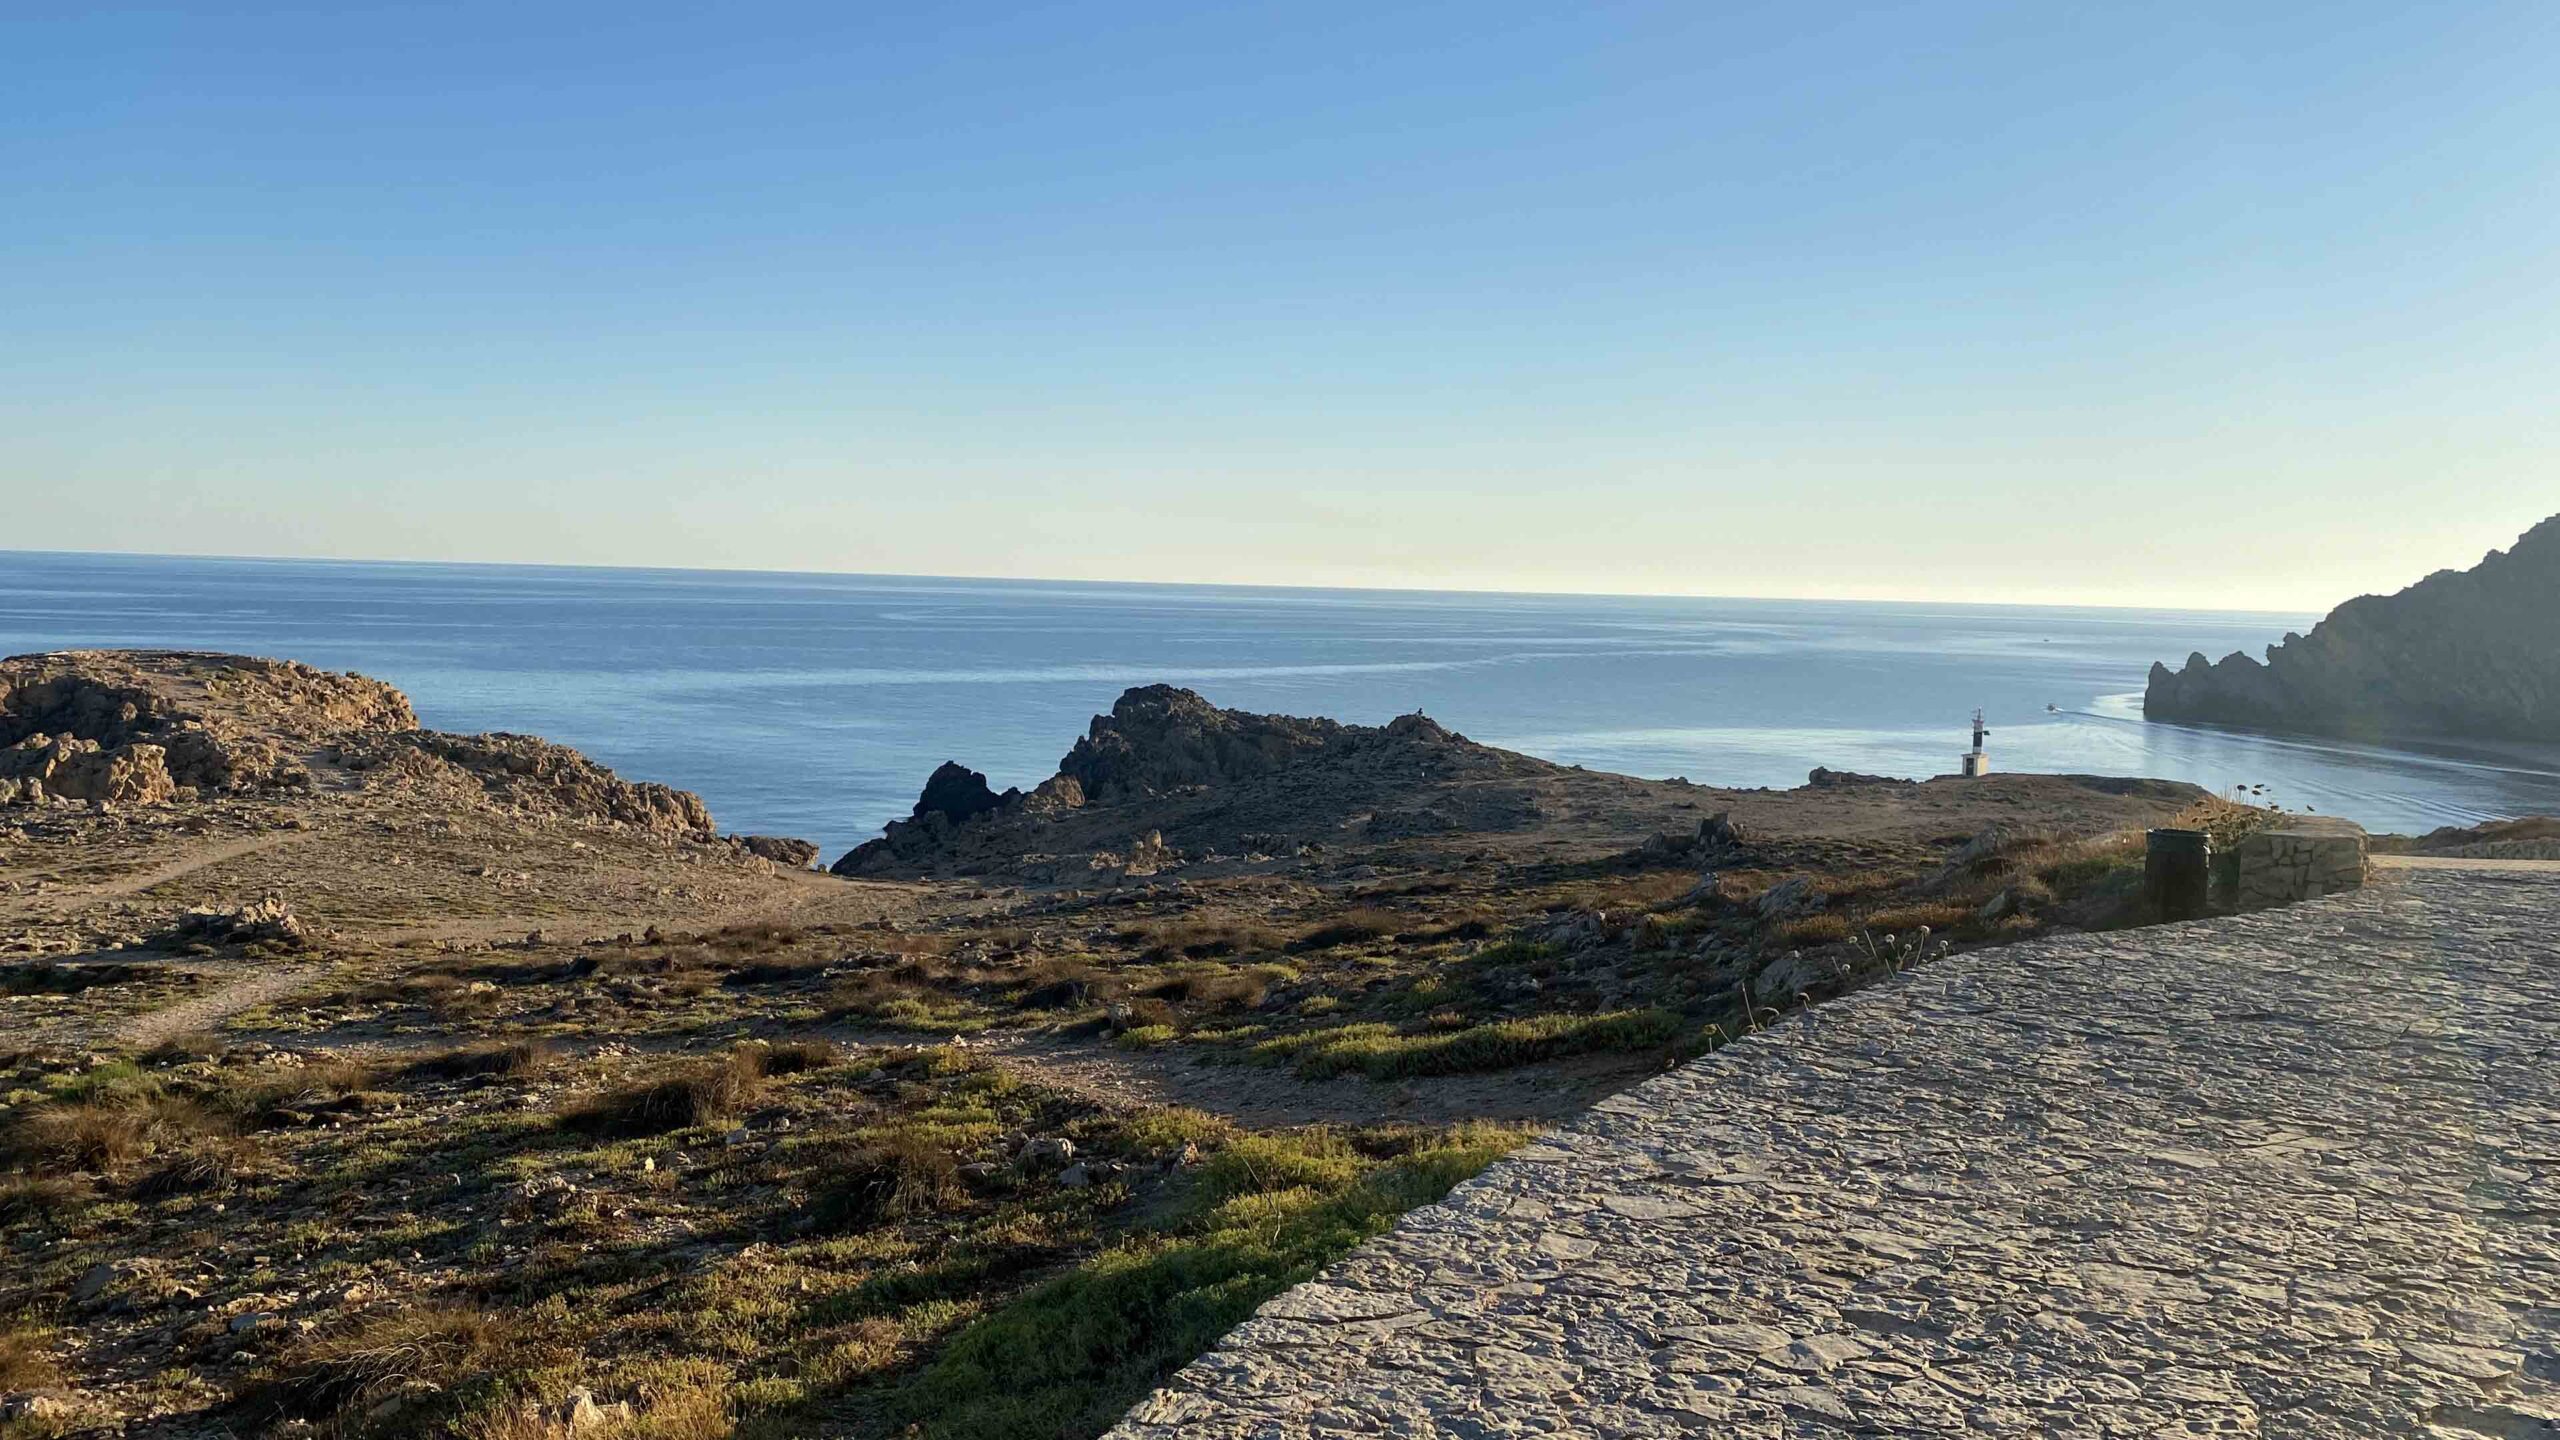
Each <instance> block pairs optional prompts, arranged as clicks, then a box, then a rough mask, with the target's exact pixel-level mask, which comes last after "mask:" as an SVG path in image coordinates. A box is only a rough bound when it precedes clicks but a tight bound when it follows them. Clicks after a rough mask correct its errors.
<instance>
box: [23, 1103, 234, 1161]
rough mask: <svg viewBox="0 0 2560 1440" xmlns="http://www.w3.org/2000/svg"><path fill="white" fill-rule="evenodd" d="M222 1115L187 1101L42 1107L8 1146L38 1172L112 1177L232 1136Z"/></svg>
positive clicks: (26, 1119)
mask: <svg viewBox="0 0 2560 1440" xmlns="http://www.w3.org/2000/svg"><path fill="white" fill-rule="evenodd" d="M230 1128H231V1127H230V1126H229V1124H228V1123H227V1122H226V1121H225V1120H224V1119H223V1118H222V1117H221V1116H219V1115H216V1114H215V1113H213V1112H211V1111H208V1110H206V1109H205V1108H204V1107H202V1106H200V1105H196V1104H193V1103H191V1102H189V1101H185V1100H174V1099H170V1098H168V1097H165V1096H155V1097H152V1098H149V1099H140V1100H91V1101H82V1102H79V1103H76V1104H68V1105H63V1104H55V1105H46V1106H42V1107H40V1108H38V1109H37V1110H36V1111H35V1112H34V1113H32V1114H29V1115H27V1116H26V1117H24V1118H23V1119H21V1120H20V1121H18V1123H17V1124H16V1125H14V1126H12V1127H11V1130H10V1133H9V1137H8V1148H9V1150H10V1152H11V1153H12V1154H13V1155H15V1156H16V1157H17V1158H18V1159H19V1160H21V1161H22V1162H24V1163H26V1164H27V1165H28V1166H29V1167H30V1168H32V1169H34V1170H35V1171H36V1172H37V1173H39V1174H54V1175H59V1174H62V1173H65V1172H70V1171H80V1170H91V1171H96V1172H98V1173H99V1174H113V1173H115V1172H117V1171H120V1170H122V1169H124V1168H126V1167H127V1166H130V1165H132V1164H134V1163H135V1162H136V1161H139V1160H142V1159H145V1158H147V1157H149V1156H152V1155H154V1154H158V1153H160V1152H163V1151H175V1150H180V1149H184V1148H185V1147H187V1146H189V1145H191V1144H193V1143H194V1142H196V1141H198V1140H202V1139H208V1138H214V1137H220V1136H224V1135H227V1134H228V1133H229V1131H230Z"/></svg>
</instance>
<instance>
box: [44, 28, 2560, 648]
mask: <svg viewBox="0 0 2560 1440" xmlns="http://www.w3.org/2000/svg"><path fill="white" fill-rule="evenodd" d="M186 8H187V7H179V8H178V9H171V8H143V7H127V6H122V5H115V4H107V5H100V6H94V7H92V6H76V7H75V6H64V7H52V8H51V9H50V10H48V11H43V12H33V11H31V12H29V13H27V14H23V15H18V16H14V17H13V18H12V19H11V21H10V24H9V27H8V29H9V40H8V43H7V44H6V45H5V46H0V216H5V218H6V223H5V224H4V225H0V486H5V488H6V491H7V492H8V494H9V496H10V507H9V509H10V517H11V524H10V526H9V528H8V531H7V534H6V537H5V539H0V543H5V544H6V545H8V546H12V547H17V548H30V549H99V550H129V551H168V552H184V553H232V554H263V555H326V556H348V557H386V558H418V559H469V560H518V561H555V562H575V563H594V564H636V565H704V566H723V567H750V568H763V569H805V570H852V571H894V572H915V573H936V574H968V575H1018V576H1057V577H1071V578H1113V579H1142V580H1148V579H1151V580H1190V581H1218V580H1233V581H1250V582H1258V583H1274V584H1313V585H1395V586H1424V587H1435V588H1437V587H1456V588H1492V589H1514V590H1521V589H1527V590H1536V589H1553V590H1629V591H1654V592H1685V593H1700V594H1724V595H1746V594H1756V595H1825V596H1843V597H1876V598H1945V599H1965V600H2014V601H2080V602H2091V603H2125V604H2162V605H2198V606H2228V607H2234V608H2269V609H2287V610H2307V611H2317V610H2324V609H2326V608H2327V607H2328V606H2329V605H2330V604H2332V603H2334V602H2335V601H2336V600H2338V599H2341V598H2344V597H2345V596H2346V595H2348V594H2352V593H2356V592H2358V591H2365V590H2377V589H2379V590H2388V589H2393V588H2397V587H2398V586H2400V585H2402V584H2405V583H2407V582H2408V581H2410V580H2414V579H2416V578H2417V577H2418V576H2419V575H2421V574H2423V573H2425V572H2426V571H2428V570H2431V569H2435V568H2439V567H2443V566H2461V565H2469V564H2471V563H2473V562H2475V561H2477V560H2478V559H2479V558H2480V555H2481V553H2482V552H2483V551H2485V550H2486V549H2488V548H2490V547H2492V546H2503V545H2505V544H2507V543H2508V542H2509V541H2511V540H2512V539H2513V538H2514V537H2515V536H2516V535H2517V534H2518V533H2519V532H2521V531H2522V530H2523V529H2525V528H2526V527H2527V526H2528V525H2530V524H2531V523H2532V522H2534V521H2535V520H2537V519H2539V518H2541V517H2542V516H2544V515H2546V514H2549V513H2551V512H2553V511H2555V510H2560V467H2556V466H2555V464H2554V460H2555V458H2560V405H2555V404H2554V400H2553V397H2554V396H2555V395H2560V86H2554V85H2553V84H2552V83H2551V77H2552V76H2553V75H2554V74H2555V73H2560V7H2555V6H2552V5H2549V4H2547V3H2540V0H2532V3H2513V4H2460V3H2456V4H2445V5H2435V6H2409V5H2402V4H2382V3H2362V0H2332V3H2326V4H2320V5H2311V4H2303V3H2265V4H2251V5H2232V4H2229V3H2227V0H2218V3H2212V4H2158V5H2143V6H2130V5H2098V4H2087V5H2080V4H2056V3H2051V0H2039V3H2019V4H1950V3H1938V4H1907V5H1904V4H1897V5H1857V4H1846V5H1830V6H1808V5H1800V4H1786V5H1765V6H1764V5H1702V4H1696V3H1684V4H1661V5H1653V4H1631V5H1603V4H1591V5H1551V4H1531V3H1519V0H1474V3H1469V4H1464V5H1460V4H1430V5H1397V4H1386V5H1380V4H1376V3H1364V4H1335V3H1328V0H1310V3H1302V4H1295V5H1286V6H1260V7H1206V6H1190V5H1175V4H1096V5H1087V6H1073V7H1070V6H1012V5H996V4H989V5H978V6H915V7H894V6H886V5H865V4H855V5H845V4H818V3H787V4H740V5H731V6H719V7H711V6H698V5H685V6H674V5H665V4H657V3H629V0H625V3H616V4H613V5H588V4H537V5H527V4H524V3H521V0H513V3H507V4H492V3H478V0H457V3H447V4H439V5H433V6H414V5H405V4H404V5H372V4H358V3H341V4H330V5H301V6H278V5H225V6H218V7H217V6H206V7H195V8H194V9H193V10H192V13H180V12H181V10H184V9H186ZM0 563H5V559H0Z"/></svg>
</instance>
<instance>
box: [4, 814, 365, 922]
mask: <svg viewBox="0 0 2560 1440" xmlns="http://www.w3.org/2000/svg"><path fill="white" fill-rule="evenodd" d="M314 838H316V837H315V836H313V835H311V834H310V833H308V832H297V831H281V832H277V833H274V834H268V835H249V836H243V837H242V838H240V839H237V840H224V841H221V842H219V843H217V844H212V845H204V846H199V847H197V848H195V849H193V850H189V851H187V852H186V853H185V854H183V855H180V856H179V857H178V858H176V859H174V860H171V861H168V862H166V863H164V864H160V865H154V866H152V867H151V868H150V869H148V870H137V871H135V872H134V873H133V874H130V875H124V876H120V877H118V878H116V879H113V880H106V881H101V882H99V883H97V884H94V885H78V886H65V887H64V888H62V889H60V890H56V891H52V892H50V893H49V894H47V895H46V896H45V898H46V899H47V900H52V901H56V902H64V901H67V902H71V903H70V905H69V906H68V907H67V908H65V909H64V910H63V913H66V914H69V913H75V912H76V911H77V910H79V909H82V908H85V907H87V906H89V905H91V904H95V903H96V902H98V901H101V900H117V899H122V898H123V897H125V896H128V895H139V894H141V893H142V892H143V891H145V890H149V889H151V888H152V887H153V886H155V885H166V884H168V883H169V882H170V881H172V880H176V879H180V878H183V877H185V876H188V875H192V874H194V873H195V872H197V871H198V870H202V869H205V868H207V867H209V866H214V865H219V864H222V863H223V862H224V861H226V860H237V859H239V858H240V857H241V856H243V855H255V854H257V853H258V852H259V851H262V850H273V849H276V848H278V847H279V846H284V845H299V844H302V843H303V842H305V841H308V840H311V839H314Z"/></svg>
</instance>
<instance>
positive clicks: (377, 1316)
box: [241, 1303, 525, 1421]
mask: <svg viewBox="0 0 2560 1440" xmlns="http://www.w3.org/2000/svg"><path fill="white" fill-rule="evenodd" d="M524 1338H525V1337H524V1335H523V1332H522V1329H521V1326H520V1324H519V1322H518V1321H517V1320H516V1319H515V1318H514V1317H512V1316H509V1315H507V1314H505V1313H503V1312H500V1311H494V1310H484V1309H481V1308H479V1307H478V1306H475V1305H468V1304H459V1303H456V1304H425V1305H415V1306H411V1307H409V1308H407V1309H402V1310H394V1311H388V1312H373V1313H366V1314H361V1315H359V1316H357V1317H355V1319H354V1321H353V1323H351V1324H348V1325H342V1326H338V1327H335V1328H332V1329H327V1330H321V1331H317V1332H315V1333H313V1334H311V1335H309V1336H306V1337H304V1338H303V1339H302V1340H301V1341H299V1342H297V1343H296V1344H295V1345H294V1346H293V1347H292V1348H291V1349H290V1350H287V1351H286V1352H285V1353H284V1354H283V1355H281V1356H279V1357H278V1358H277V1360H276V1362H275V1365H274V1366H273V1368H272V1369H271V1370H270V1371H269V1372H268V1373H267V1374H266V1375H264V1376H262V1377H260V1378H259V1379H258V1380H257V1381H256V1382H254V1383H253V1384H252V1385H251V1386H250V1387H249V1389H248V1390H247V1391H246V1392H245V1393H244V1394H243V1395H242V1396H241V1404H242V1406H243V1408H245V1409H247V1410H249V1411H250V1412H251V1413H252V1414H257V1413H259V1412H264V1413H265V1414H266V1415H284V1416H292V1417H297V1418H300V1419H304V1420H320V1421H325V1420H334V1419H339V1418H341V1417H346V1418H354V1417H359V1416H362V1415H363V1414H364V1413H365V1412H366V1411H367V1410H369V1409H370V1408H372V1407H373V1406H375V1405H377V1404H379V1403H381V1402H382V1401H383V1400H385V1399H388V1398H389V1397H391V1396H393V1395H395V1394H400V1393H402V1392H404V1391H411V1390H417V1391H431V1390H441V1389H444V1388H446V1387H449V1386H451V1385H452V1384H454V1383H455V1382H457V1381H460V1380H464V1379H468V1378H473V1377H477V1376H482V1375H486V1374H488V1373H490V1372H493V1371H496V1370H499V1369H501V1368H502V1367H508V1366H511V1365H512V1364H514V1363H517V1362H520V1361H521V1360H522V1359H523V1358H524V1357H523V1356H522V1354H521V1353H520V1346H521V1342H522V1341H523V1339H524Z"/></svg>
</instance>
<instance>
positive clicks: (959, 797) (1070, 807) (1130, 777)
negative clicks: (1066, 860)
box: [831, 685, 1540, 875]
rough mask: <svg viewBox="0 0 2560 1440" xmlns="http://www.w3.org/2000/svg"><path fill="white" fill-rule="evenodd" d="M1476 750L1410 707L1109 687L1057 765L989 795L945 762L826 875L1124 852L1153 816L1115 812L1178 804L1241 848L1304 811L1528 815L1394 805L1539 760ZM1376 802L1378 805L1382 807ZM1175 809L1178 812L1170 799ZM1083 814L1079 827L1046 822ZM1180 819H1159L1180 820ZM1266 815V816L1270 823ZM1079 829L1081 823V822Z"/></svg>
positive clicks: (1530, 807)
mask: <svg viewBox="0 0 2560 1440" xmlns="http://www.w3.org/2000/svg"><path fill="white" fill-rule="evenodd" d="M1499 754H1500V752H1496V751H1491V750H1487V749H1486V748H1485V747H1483V746H1480V745H1475V744H1473V743H1472V742H1470V741H1468V740H1467V739H1466V738H1465V737H1463V736H1460V735H1456V734H1453V733H1452V732H1450V731H1449V730H1447V729H1445V728H1444V727H1442V726H1441V725H1439V724H1437V723H1436V722H1434V721H1432V720H1431V719H1430V718H1429V717H1427V716H1423V715H1406V716H1402V717H1400V718H1398V719H1396V720H1393V721H1390V722H1389V723H1387V724H1385V725H1345V724H1342V723H1340V722H1339V721H1334V720H1323V719H1309V718H1303V717H1300V716H1294V715H1257V714H1253V713H1250V712H1248V711H1243V710H1222V709H1220V708H1218V707H1217V706H1215V705H1212V704H1210V703H1209V702H1208V701H1207V700H1205V699H1203V698H1202V697H1201V696H1199V695H1198V694H1196V693H1194V692H1192V691H1189V690H1184V689H1180V688H1177V687H1175V686H1171V685H1144V686H1139V687H1137V688H1135V689H1132V690H1129V691H1126V692H1125V693H1123V694H1122V695H1121V696H1120V698H1119V700H1118V701H1117V702H1116V703H1114V704H1113V705H1112V707H1111V713H1110V714H1108V715H1097V716H1095V717H1094V719H1093V723H1092V724H1091V725H1090V726H1088V727H1087V729H1086V732H1085V735H1084V737H1083V738H1082V739H1079V740H1078V741H1076V742H1075V745H1074V746H1073V747H1072V748H1070V749H1069V750H1068V751H1067V753H1066V756H1065V757H1064V758H1063V759H1061V760H1060V761H1059V762H1058V773H1057V774H1055V775H1052V776H1051V777H1049V778H1048V779H1047V780H1044V781H1042V782H1041V783H1040V785H1039V786H1038V787H1037V788H1035V789H1033V790H1032V791H1030V792H1029V793H1027V794H1026V793H1024V792H1022V791H1020V790H1006V791H1004V792H1003V793H1001V794H999V793H997V792H996V791H995V790H994V789H993V788H992V787H990V786H989V785H988V783H987V779H986V777H985V776H983V775H981V774H979V773H978V772H976V771H974V770H971V769H969V768H968V767H966V766H964V765H961V764H959V763H957V762H945V763H944V764H943V765H942V766H941V767H940V768H939V769H937V770H935V771H934V772H933V776H932V778H931V779H929V780H927V781H926V782H925V787H924V793H923V794H922V795H920V796H919V797H918V798H917V800H916V804H915V809H914V811H913V812H912V813H911V814H910V815H909V816H908V818H906V819H904V820H899V821H893V822H891V823H890V824H889V826H888V827H887V828H886V830H885V831H884V832H883V834H882V835H881V837H880V838H879V839H877V840H873V841H870V842H868V843H867V844H864V845H861V846H858V847H856V848H855V849H853V850H852V851H850V852H848V853H847V854H846V855H845V856H844V857H843V858H842V859H839V860H838V861H837V862H836V863H835V864H834V866H832V867H831V868H832V869H833V870H834V871H835V873H837V874H839V875H878V874H888V873H894V872H903V871H910V870H931V869H940V868H945V867H951V866H959V867H963V868H972V869H975V868H985V867H987V866H989V865H994V864H1001V863H1004V862H1007V861H1010V860H1013V859H1016V858H1018V857H1020V856H1021V855H1023V854H1027V853H1031V852H1035V851H1042V850H1057V851H1061V852H1063V851H1066V850H1069V849H1079V850H1082V851H1084V852H1086V853H1087V854H1089V855H1091V856H1093V857H1096V858H1094V861H1093V863H1094V864H1095V865H1098V866H1102V865H1103V859H1102V858H1101V857H1104V856H1106V855H1108V856H1110V857H1111V858H1112V859H1114V860H1115V861H1117V862H1118V863H1113V864H1110V865H1107V866H1104V868H1109V869H1113V870H1120V869H1123V868H1125V864H1126V857H1125V856H1123V855H1121V854H1120V853H1119V852H1122V851H1124V850H1125V851H1128V852H1129V853H1132V854H1134V853H1138V850H1139V848H1142V843H1143V842H1142V837H1143V836H1144V835H1145V834H1146V833H1147V832H1148V831H1150V830H1152V829H1155V828H1157V827H1156V826H1155V825H1149V824H1143V823H1140V822H1139V821H1136V820H1130V821H1128V822H1127V824H1126V825H1125V827H1124V826H1121V825H1120V824H1118V823H1117V822H1116V821H1115V817H1117V816H1119V815H1121V814H1123V813H1127V812H1135V811H1138V810H1142V809H1145V808H1147V807H1150V806H1155V807H1157V808H1162V807H1163V806H1164V805H1165V804H1166V803H1168V802H1172V801H1176V800H1186V801H1190V802H1195V803H1194V804H1193V805H1192V806H1191V809H1192V810H1194V811H1197V812H1198V813H1199V814H1200V816H1202V817H1204V818H1208V819H1212V820H1214V821H1215V822H1216V823H1214V824H1208V825H1203V826H1201V827H1199V829H1198V833H1189V834H1186V835H1185V836H1184V839H1183V844H1184V848H1185V849H1186V850H1187V849H1190V848H1193V846H1194V844H1195V842H1196V843H1197V848H1199V849H1201V850H1203V851H1217V852H1221V853H1234V854H1242V853H1246V852H1249V851H1253V850H1255V849H1257V848H1260V847H1259V846H1258V845H1257V844H1256V843H1255V842H1256V841H1261V840H1267V839H1268V837H1269V835H1270V834H1271V833H1273V832H1275V831H1276V832H1286V831H1288V830H1290V829H1293V828H1296V827H1298V826H1300V825H1302V824H1303V823H1304V822H1306V821H1308V820H1309V819H1311V818H1320V819H1321V821H1322V823H1323V824H1324V825H1325V826H1327V827H1331V826H1335V825H1339V824H1342V823H1345V822H1347V821H1349V820H1350V819H1352V817H1354V816H1365V818H1363V819H1362V821H1361V824H1362V828H1363V831H1364V833H1366V834H1368V835H1370V836H1372V837H1373V838H1393V837H1402V836H1412V835H1419V834H1443V833H1456V832H1459V831H1465V830H1470V829H1491V828H1503V827H1506V826H1518V825H1524V824H1528V823H1531V822H1533V821H1534V820H1535V819H1536V818H1537V811H1536V806H1535V804H1534V803H1533V802H1531V801H1530V800H1528V799H1527V797H1525V796H1524V795H1522V794H1519V793H1517V792H1504V791H1498V790H1491V789H1487V790H1481V791H1475V792H1470V793H1469V794H1467V795H1466V796H1464V797H1463V799H1464V804H1463V806H1462V807H1459V808H1458V809H1457V810H1456V811H1454V812H1452V811H1451V810H1449V809H1447V808H1445V807H1430V806H1420V805H1413V804H1409V803H1397V802H1403V801H1409V800H1410V798H1411V787H1412V786H1413V785H1414V784H1416V783H1417V782H1421V781H1425V780H1429V779H1434V778H1447V777H1448V776H1449V775H1451V774H1454V773H1455V772H1456V771H1457V770H1460V769H1465V768H1468V767H1474V768H1477V769H1485V770H1492V771H1499V770H1502V769H1503V768H1505V767H1506V766H1511V765H1514V764H1517V765H1526V766H1533V767H1534V766H1539V765H1540V762H1534V761H1528V760H1526V759H1525V757H1518V756H1509V757H1505V758H1503V759H1499V760H1497V759H1495V758H1493V757H1495V756H1497V755H1499ZM1382 802H1385V803H1382ZM1176 808H1177V809H1180V808H1182V807H1180V806H1177V807H1176ZM1077 817H1082V819H1083V821H1084V823H1083V824H1082V825H1080V826H1079V827H1078V828H1077V833H1075V834H1073V835H1071V836H1066V835H1060V834H1058V833H1056V830H1055V827H1056V826H1057V824H1059V823H1060V822H1063V821H1066V820H1068V819H1071V818H1077ZM1188 818H1190V817H1189V816H1188V815H1185V816H1182V817H1177V818H1170V819H1167V820H1165V821H1164V822H1163V823H1169V824H1175V825H1180V824H1183V823H1184V821H1185V819H1188ZM1275 822H1277V823H1275ZM1087 832H1090V833H1087Z"/></svg>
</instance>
